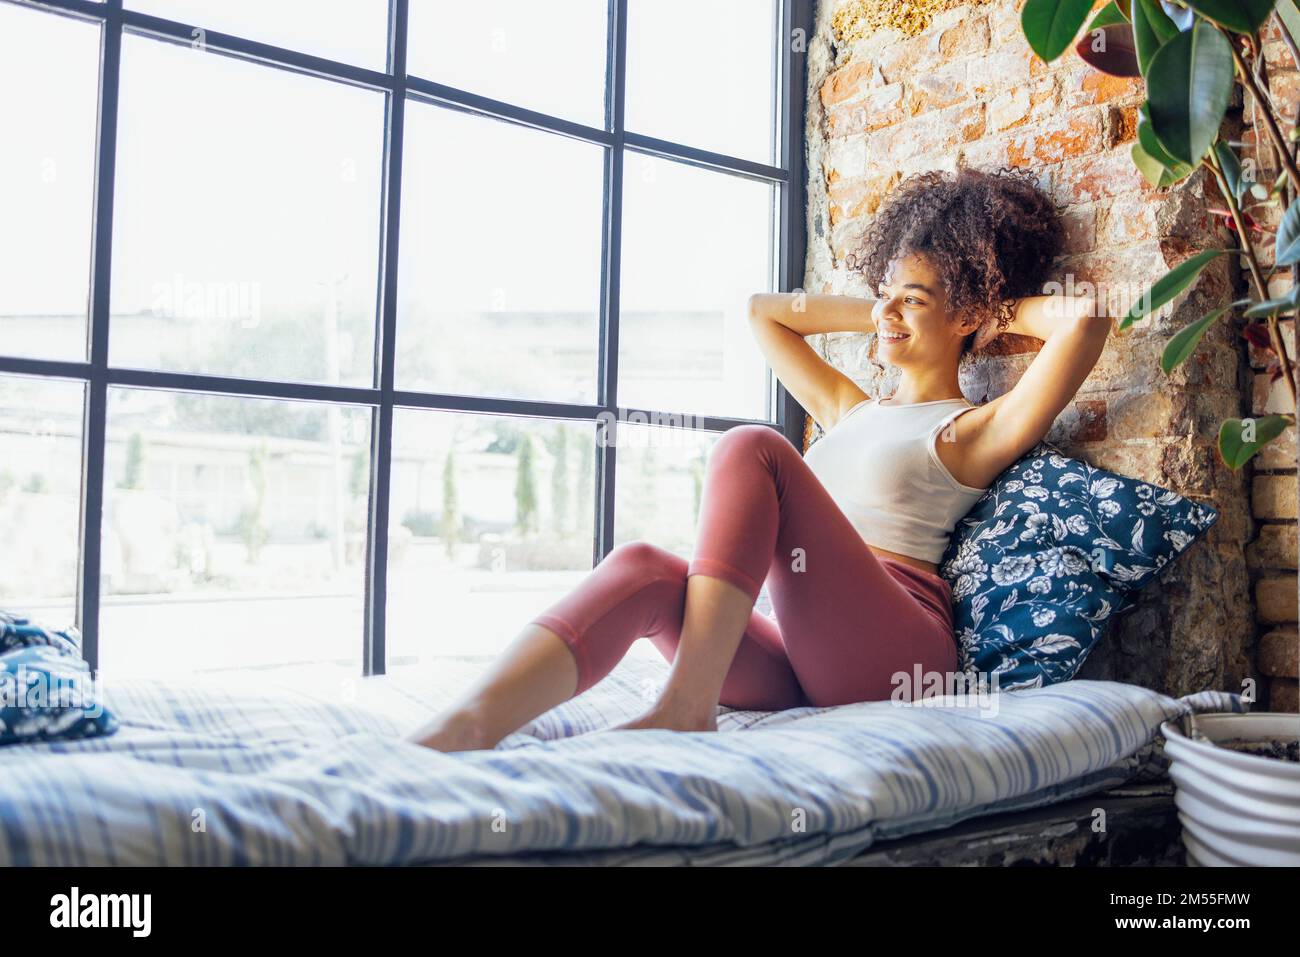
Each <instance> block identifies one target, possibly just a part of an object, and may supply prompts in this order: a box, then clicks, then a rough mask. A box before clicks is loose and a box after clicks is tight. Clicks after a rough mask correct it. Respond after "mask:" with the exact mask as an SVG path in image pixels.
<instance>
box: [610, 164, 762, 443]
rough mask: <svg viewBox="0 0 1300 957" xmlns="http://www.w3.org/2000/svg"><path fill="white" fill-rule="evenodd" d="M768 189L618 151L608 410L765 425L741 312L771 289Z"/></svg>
mask: <svg viewBox="0 0 1300 957" xmlns="http://www.w3.org/2000/svg"><path fill="white" fill-rule="evenodd" d="M773 201H774V196H773V189H772V187H771V186H769V185H767V184H763V183H758V182H754V181H752V180H746V179H740V178H738V177H734V176H726V175H723V174H720V173H713V172H709V171H706V170H701V169H697V168H694V167H690V166H685V165H683V164H680V163H672V162H668V161H665V160H660V159H655V158H652V157H649V156H644V155H641V154H637V153H628V155H627V160H626V164H625V176H624V180H623V266H622V291H621V297H622V298H621V311H620V319H619V343H618V347H619V378H618V403H619V405H622V406H627V407H630V408H642V409H655V410H663V411H672V412H691V413H694V414H706V415H723V416H738V417H743V418H754V419H763V420H767V419H768V418H769V411H768V406H769V403H768V394H767V375H766V365H765V363H764V361H763V357H762V354H761V353H760V352H759V351H758V347H757V346H756V345H755V344H754V340H753V336H752V334H751V333H750V329H749V322H748V320H747V319H746V318H745V303H746V301H747V300H748V298H749V296H750V295H751V294H753V293H755V292H764V291H767V290H769V289H771V283H772V272H773V269H772V235H773V231H772V212H773V208H774V207H773Z"/></svg>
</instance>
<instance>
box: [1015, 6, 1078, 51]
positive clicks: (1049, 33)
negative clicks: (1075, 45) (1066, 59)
mask: <svg viewBox="0 0 1300 957" xmlns="http://www.w3.org/2000/svg"><path fill="white" fill-rule="evenodd" d="M1091 12H1092V3H1091V0H1026V3H1025V7H1024V9H1023V10H1021V11H1020V26H1021V28H1022V29H1023V30H1024V32H1025V39H1026V40H1028V41H1029V46H1030V47H1031V48H1032V49H1033V51H1034V52H1035V53H1037V54H1038V55H1039V56H1040V57H1042V59H1043V60H1044V61H1045V62H1047V63H1051V62H1052V61H1053V60H1055V59H1056V58H1057V57H1059V56H1060V55H1061V54H1062V53H1064V52H1065V50H1066V48H1067V47H1068V46H1069V45H1070V43H1071V41H1073V40H1074V38H1075V35H1076V34H1078V32H1079V28H1080V27H1081V26H1083V24H1084V21H1085V20H1087V19H1088V14H1089V13H1091Z"/></svg>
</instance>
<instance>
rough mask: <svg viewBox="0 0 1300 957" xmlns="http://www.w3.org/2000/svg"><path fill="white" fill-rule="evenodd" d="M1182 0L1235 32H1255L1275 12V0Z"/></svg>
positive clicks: (1201, 13) (1207, 17) (1202, 14)
mask: <svg viewBox="0 0 1300 957" xmlns="http://www.w3.org/2000/svg"><path fill="white" fill-rule="evenodd" d="M1182 2H1183V4H1184V5H1185V6H1189V7H1191V8H1192V9H1193V10H1195V11H1196V12H1197V13H1199V14H1200V15H1201V16H1203V17H1205V19H1207V20H1213V21H1214V22H1215V23H1217V24H1218V25H1219V26H1221V27H1224V28H1225V29H1228V30H1231V31H1232V32H1233V33H1254V32H1255V31H1256V30H1258V29H1259V27H1260V25H1261V24H1262V23H1263V22H1264V21H1265V20H1267V19H1268V15H1269V14H1270V13H1272V12H1273V0H1182ZM1284 2H1285V0H1284Z"/></svg>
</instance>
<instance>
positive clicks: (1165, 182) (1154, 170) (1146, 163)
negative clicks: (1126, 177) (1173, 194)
mask: <svg viewBox="0 0 1300 957" xmlns="http://www.w3.org/2000/svg"><path fill="white" fill-rule="evenodd" d="M1129 156H1131V157H1132V158H1133V165H1134V166H1136V167H1137V169H1138V172H1139V173H1141V174H1142V178H1143V179H1145V180H1146V181H1147V182H1148V183H1150V184H1151V185H1152V186H1154V187H1155V188H1156V189H1164V188H1166V187H1167V186H1172V185H1173V184H1174V182H1175V180H1174V177H1173V175H1172V174H1171V173H1170V172H1169V170H1168V169H1166V168H1165V166H1164V165H1163V164H1162V163H1161V162H1160V161H1159V160H1158V159H1156V158H1155V157H1154V156H1152V155H1151V154H1150V153H1148V152H1147V151H1146V150H1144V149H1143V148H1142V144H1141V143H1134V144H1133V146H1132V148H1131V149H1130V150H1129Z"/></svg>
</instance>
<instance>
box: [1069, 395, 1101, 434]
mask: <svg viewBox="0 0 1300 957" xmlns="http://www.w3.org/2000/svg"><path fill="white" fill-rule="evenodd" d="M1074 408H1075V410H1076V411H1077V413H1078V416H1079V423H1078V427H1077V428H1076V429H1075V430H1074V432H1073V434H1072V435H1071V438H1072V439H1073V440H1074V441H1076V442H1103V441H1105V440H1106V438H1107V436H1108V435H1109V430H1108V428H1107V425H1106V403H1105V401H1104V400H1102V399H1078V400H1076V401H1075V403H1074Z"/></svg>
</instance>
